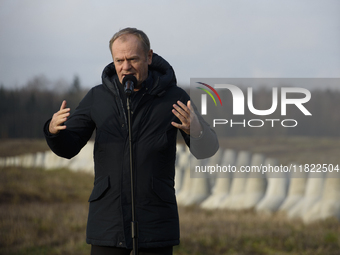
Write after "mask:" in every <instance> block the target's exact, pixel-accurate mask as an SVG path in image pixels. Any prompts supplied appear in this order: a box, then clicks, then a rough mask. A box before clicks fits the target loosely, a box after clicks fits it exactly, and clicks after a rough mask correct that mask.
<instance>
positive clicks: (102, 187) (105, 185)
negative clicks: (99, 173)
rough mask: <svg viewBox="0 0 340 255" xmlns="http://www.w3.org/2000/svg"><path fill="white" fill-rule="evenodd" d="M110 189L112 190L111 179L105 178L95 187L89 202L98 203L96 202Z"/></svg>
mask: <svg viewBox="0 0 340 255" xmlns="http://www.w3.org/2000/svg"><path fill="white" fill-rule="evenodd" d="M109 188H110V177H109V176H105V177H104V178H103V179H101V180H100V181H99V182H97V183H96V184H95V185H94V187H93V190H92V193H91V195H90V198H89V201H88V202H93V201H96V200H98V199H100V198H102V197H103V196H104V194H105V192H106V191H107V190H108V189H109Z"/></svg>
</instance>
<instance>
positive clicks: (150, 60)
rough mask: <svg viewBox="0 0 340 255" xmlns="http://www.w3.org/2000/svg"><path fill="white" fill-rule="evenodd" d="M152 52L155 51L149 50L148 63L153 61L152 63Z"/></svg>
mask: <svg viewBox="0 0 340 255" xmlns="http://www.w3.org/2000/svg"><path fill="white" fill-rule="evenodd" d="M152 54H153V51H152V50H149V52H148V56H147V58H148V65H151V63H152Z"/></svg>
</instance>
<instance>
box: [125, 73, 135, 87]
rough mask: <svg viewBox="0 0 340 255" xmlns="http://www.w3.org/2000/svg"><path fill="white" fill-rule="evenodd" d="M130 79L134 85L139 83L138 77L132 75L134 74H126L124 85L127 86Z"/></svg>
mask: <svg viewBox="0 0 340 255" xmlns="http://www.w3.org/2000/svg"><path fill="white" fill-rule="evenodd" d="M128 81H130V82H132V83H133V85H134V86H136V85H137V78H136V77H135V76H134V75H132V74H129V75H126V76H125V77H124V79H123V85H124V86H125V85H126V83H127V82H128Z"/></svg>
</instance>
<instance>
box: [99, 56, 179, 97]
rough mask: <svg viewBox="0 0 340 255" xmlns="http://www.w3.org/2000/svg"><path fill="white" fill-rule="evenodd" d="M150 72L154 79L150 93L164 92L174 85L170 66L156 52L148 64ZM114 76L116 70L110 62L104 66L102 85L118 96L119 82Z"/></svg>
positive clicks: (174, 77)
mask: <svg viewBox="0 0 340 255" xmlns="http://www.w3.org/2000/svg"><path fill="white" fill-rule="evenodd" d="M150 72H151V75H152V78H153V81H154V84H153V88H152V90H151V91H150V94H152V95H159V94H164V92H165V91H166V90H167V89H168V88H169V87H172V86H176V83H177V81H176V76H175V72H174V70H173V68H172V66H171V65H170V64H169V63H168V62H167V61H166V60H165V59H163V58H162V57H161V56H159V55H157V54H156V53H153V56H152V64H151V65H149V73H150ZM116 77H117V72H116V69H115V66H114V64H113V62H112V63H110V64H108V65H107V66H106V67H105V68H104V70H103V74H102V82H103V84H104V86H106V87H107V88H108V89H109V90H111V91H112V92H113V93H114V94H115V95H116V96H119V94H120V93H119V90H120V89H121V88H120V87H121V84H120V83H119V82H118V79H116Z"/></svg>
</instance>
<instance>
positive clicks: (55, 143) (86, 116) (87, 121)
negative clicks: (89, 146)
mask: <svg viewBox="0 0 340 255" xmlns="http://www.w3.org/2000/svg"><path fill="white" fill-rule="evenodd" d="M92 92H93V91H92V90H91V91H90V92H89V93H87V95H86V96H85V97H84V98H83V100H82V101H81V102H80V104H79V105H78V107H77V108H76V110H75V112H74V113H73V114H71V116H70V117H69V119H68V120H67V121H66V122H65V125H66V129H65V130H61V131H60V132H59V133H58V134H56V135H53V134H51V133H50V132H49V128H48V127H49V124H50V121H51V119H49V120H48V121H47V122H46V123H45V125H44V134H45V139H46V141H47V144H48V146H49V147H50V149H51V150H52V151H53V152H54V153H55V154H57V155H58V156H60V157H64V158H68V159H70V158H72V157H74V156H75V155H77V154H78V153H79V151H80V150H81V149H82V148H83V147H84V146H85V145H86V143H87V141H88V140H89V139H90V138H91V136H92V133H93V130H94V129H95V123H94V122H93V120H92V118H91V107H92V102H93V95H92Z"/></svg>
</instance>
